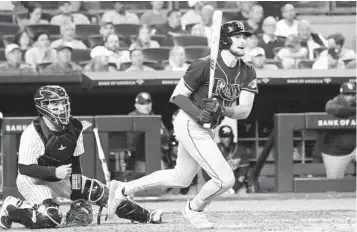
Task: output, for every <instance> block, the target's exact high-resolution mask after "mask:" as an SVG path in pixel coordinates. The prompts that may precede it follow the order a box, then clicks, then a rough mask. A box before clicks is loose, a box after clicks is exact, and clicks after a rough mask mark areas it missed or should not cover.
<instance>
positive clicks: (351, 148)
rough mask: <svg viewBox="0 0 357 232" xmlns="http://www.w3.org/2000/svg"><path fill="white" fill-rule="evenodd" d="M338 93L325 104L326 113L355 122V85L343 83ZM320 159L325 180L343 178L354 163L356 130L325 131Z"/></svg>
mask: <svg viewBox="0 0 357 232" xmlns="http://www.w3.org/2000/svg"><path fill="white" fill-rule="evenodd" d="M339 92H340V93H339V95H338V96H336V97H334V98H333V99H331V100H329V101H328V102H327V103H326V107H325V109H326V112H327V113H328V114H329V115H332V116H334V117H336V118H339V119H346V120H347V119H349V120H356V84H355V83H350V82H346V83H343V84H342V85H341V87H340V91H339ZM322 159H323V162H324V165H325V169H326V177H327V178H329V179H338V178H343V176H344V174H345V171H346V168H347V166H348V164H349V163H350V162H352V161H356V129H350V130H347V129H344V130H326V131H325V134H324V136H323V145H322Z"/></svg>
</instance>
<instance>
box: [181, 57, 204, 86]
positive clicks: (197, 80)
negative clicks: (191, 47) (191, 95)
mask: <svg viewBox="0 0 357 232" xmlns="http://www.w3.org/2000/svg"><path fill="white" fill-rule="evenodd" d="M183 79H184V81H185V86H186V87H187V88H188V89H189V90H191V91H195V90H196V89H197V88H198V87H199V86H201V85H203V84H204V83H205V82H207V81H208V79H209V60H208V59H207V58H201V59H198V60H195V61H194V62H193V63H192V64H191V65H190V66H189V67H188V69H187V70H186V73H185V75H184V76H183Z"/></svg>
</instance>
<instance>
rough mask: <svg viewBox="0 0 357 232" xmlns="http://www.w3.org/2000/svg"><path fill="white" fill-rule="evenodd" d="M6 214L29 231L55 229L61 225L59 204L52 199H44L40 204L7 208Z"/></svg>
mask: <svg viewBox="0 0 357 232" xmlns="http://www.w3.org/2000/svg"><path fill="white" fill-rule="evenodd" d="M8 214H9V217H10V219H11V220H12V221H13V222H17V223H20V224H22V225H24V226H26V227H27V228H30V229H44V228H55V227H57V226H60V225H61V221H62V214H61V212H60V211H59V204H58V202H57V201H56V200H54V199H46V200H44V201H43V202H42V204H35V205H34V206H33V207H30V206H29V205H25V204H23V205H21V206H14V205H10V206H8Z"/></svg>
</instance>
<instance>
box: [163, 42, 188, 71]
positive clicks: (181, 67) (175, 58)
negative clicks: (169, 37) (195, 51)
mask: <svg viewBox="0 0 357 232" xmlns="http://www.w3.org/2000/svg"><path fill="white" fill-rule="evenodd" d="M186 61H187V59H186V52H185V49H184V48H183V47H181V46H175V47H173V48H172V49H171V50H170V55H169V64H168V65H167V66H166V67H165V70H171V71H186V70H187V68H188V66H189V65H188V64H187V63H186Z"/></svg>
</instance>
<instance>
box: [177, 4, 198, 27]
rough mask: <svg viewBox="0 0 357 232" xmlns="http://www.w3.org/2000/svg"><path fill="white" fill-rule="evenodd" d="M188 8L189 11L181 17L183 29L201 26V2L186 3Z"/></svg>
mask: <svg viewBox="0 0 357 232" xmlns="http://www.w3.org/2000/svg"><path fill="white" fill-rule="evenodd" d="M187 3H188V7H190V9H189V10H188V11H187V12H186V13H185V14H184V15H183V16H182V18H181V25H182V27H183V28H185V29H187V26H189V25H195V24H201V23H202V19H201V9H202V7H203V2H201V1H187Z"/></svg>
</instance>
